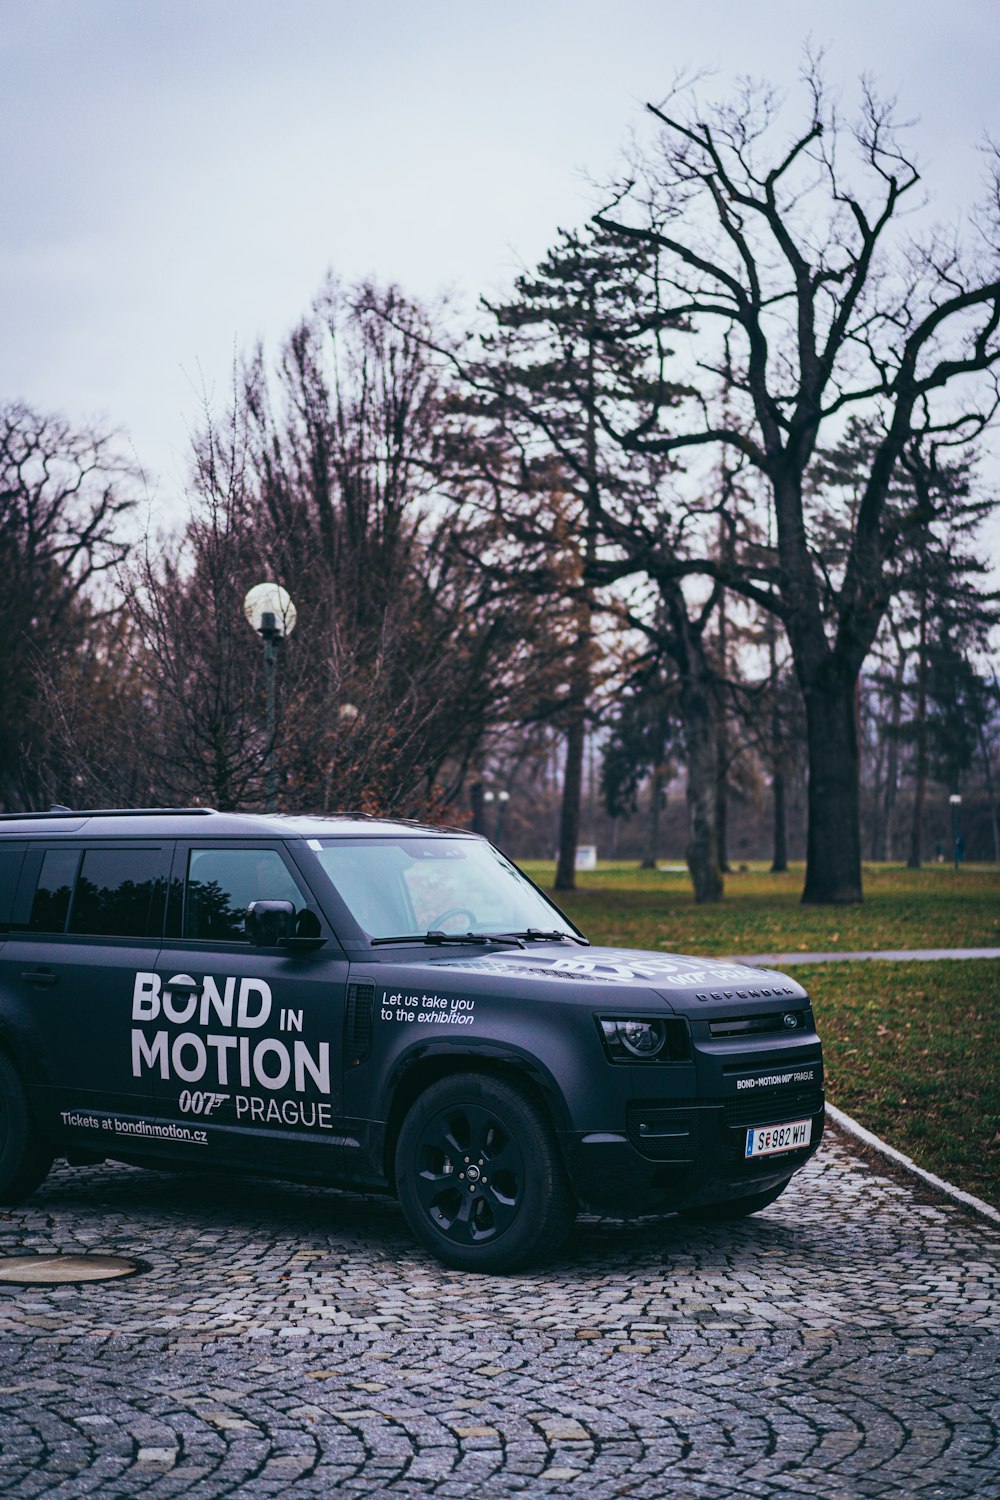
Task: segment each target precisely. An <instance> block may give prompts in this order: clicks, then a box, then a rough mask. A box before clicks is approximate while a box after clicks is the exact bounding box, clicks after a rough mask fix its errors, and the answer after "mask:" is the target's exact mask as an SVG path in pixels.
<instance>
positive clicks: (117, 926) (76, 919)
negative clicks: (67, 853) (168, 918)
mask: <svg viewBox="0 0 1000 1500" xmlns="http://www.w3.org/2000/svg"><path fill="white" fill-rule="evenodd" d="M162 864H163V855H162V853H161V851H160V850H159V849H88V850H87V851H86V852H85V854H84V856H83V867H82V869H81V870H80V878H79V880H78V882H77V887H76V894H75V896H74V899H73V909H72V912H71V914H70V919H69V930H70V932H76V933H86V934H90V935H93V936H96V937H136V938H142V937H155V936H157V935H158V933H159V932H160V929H161V927H162V925H163V882H162V881H161V880H160V878H159V876H160V872H161V868H162ZM43 873H44V870H43Z"/></svg>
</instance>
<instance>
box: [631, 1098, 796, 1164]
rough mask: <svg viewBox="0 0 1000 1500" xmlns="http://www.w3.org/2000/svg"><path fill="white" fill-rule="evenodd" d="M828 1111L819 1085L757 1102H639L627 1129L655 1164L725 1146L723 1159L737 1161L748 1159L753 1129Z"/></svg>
mask: <svg viewBox="0 0 1000 1500" xmlns="http://www.w3.org/2000/svg"><path fill="white" fill-rule="evenodd" d="M822 1109H823V1089H822V1087H821V1086H819V1085H817V1086H816V1087H814V1088H808V1089H782V1090H776V1091H775V1093H774V1095H773V1096H771V1097H765V1096H762V1095H758V1096H757V1097H756V1098H755V1099H731V1098H726V1099H711V1098H710V1099H678V1100H677V1101H676V1103H675V1104H670V1105H664V1104H663V1103H662V1101H660V1100H656V1101H650V1102H649V1103H643V1101H642V1100H637V1101H636V1102H635V1103H634V1104H630V1105H629V1107H628V1109H627V1111H626V1129H627V1131H628V1138H629V1140H630V1141H631V1143H632V1145H633V1146H634V1147H635V1149H636V1150H637V1151H639V1152H641V1153H642V1155H643V1156H645V1157H649V1158H651V1159H652V1160H654V1161H684V1160H693V1159H694V1157H696V1156H697V1155H699V1154H700V1153H701V1152H702V1151H703V1150H708V1151H718V1150H719V1148H720V1147H721V1148H722V1157H723V1159H726V1160H728V1159H729V1158H732V1159H734V1160H736V1159H737V1158H741V1157H742V1156H743V1146H744V1139H743V1135H742V1132H743V1131H744V1130H746V1129H748V1128H749V1127H750V1126H751V1125H778V1124H781V1123H782V1122H784V1121H786V1120H804V1119H806V1118H807V1117H808V1116H810V1115H817V1114H819V1113H820V1112H821V1111H822ZM737 1131H738V1132H740V1134H739V1135H736V1134H734V1132H737Z"/></svg>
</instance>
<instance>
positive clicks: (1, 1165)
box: [0, 1052, 52, 1204]
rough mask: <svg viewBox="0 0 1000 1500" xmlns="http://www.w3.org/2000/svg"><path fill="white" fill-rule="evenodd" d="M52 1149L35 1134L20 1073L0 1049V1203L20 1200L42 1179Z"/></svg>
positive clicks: (45, 1173)
mask: <svg viewBox="0 0 1000 1500" xmlns="http://www.w3.org/2000/svg"><path fill="white" fill-rule="evenodd" d="M51 1165H52V1153H51V1151H48V1150H47V1149H46V1148H45V1145H44V1143H43V1141H42V1139H41V1137H40V1136H39V1134H38V1130H37V1127H36V1125H35V1122H34V1120H33V1118H32V1115H31V1107H30V1105H29V1104H28V1096H27V1094H26V1093H25V1089H24V1084H23V1083H22V1082H21V1075H20V1074H19V1073H18V1071H17V1069H16V1068H15V1066H14V1064H13V1063H12V1062H11V1060H10V1058H9V1057H6V1056H5V1055H4V1054H3V1053H2V1052H0V1203H7V1204H14V1203H20V1202H21V1200H22V1199H23V1198H27V1197H28V1195H29V1193H33V1192H34V1191H35V1188H36V1187H37V1186H38V1184H39V1183H40V1182H44V1180H45V1178H46V1177H47V1176H48V1171H49V1168H50V1167H51Z"/></svg>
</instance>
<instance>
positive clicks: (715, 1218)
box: [678, 1177, 792, 1224]
mask: <svg viewBox="0 0 1000 1500" xmlns="http://www.w3.org/2000/svg"><path fill="white" fill-rule="evenodd" d="M791 1180H792V1179H791V1178H790V1177H787V1178H786V1179H785V1181H784V1182H779V1183H778V1186H777V1187H772V1188H768V1189H767V1190H766V1192H763V1193H751V1194H750V1195H749V1197H746V1198H728V1199H727V1200H726V1201H725V1203H705V1204H702V1205H701V1206H700V1207H697V1208H682V1209H680V1210H679V1211H678V1215H679V1217H680V1218H682V1219H690V1220H691V1221H692V1222H693V1223H695V1224H725V1223H726V1222H727V1221H729V1220H731V1219H745V1218H746V1217H747V1215H748V1214H756V1213H759V1212H760V1210H761V1209H762V1208H766V1207H767V1205H768V1204H769V1203H773V1202H774V1200H775V1199H776V1198H780V1197H781V1195H782V1193H783V1192H784V1191H785V1188H786V1187H787V1186H788V1184H789V1183H790V1182H791Z"/></svg>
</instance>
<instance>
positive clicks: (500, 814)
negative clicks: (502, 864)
mask: <svg viewBox="0 0 1000 1500" xmlns="http://www.w3.org/2000/svg"><path fill="white" fill-rule="evenodd" d="M509 802H510V792H497V831H496V834H495V835H494V839H493V842H494V843H495V844H496V846H497V848H498V849H502V848H503V833H504V820H505V817H506V813H507V805H508V803H509Z"/></svg>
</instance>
